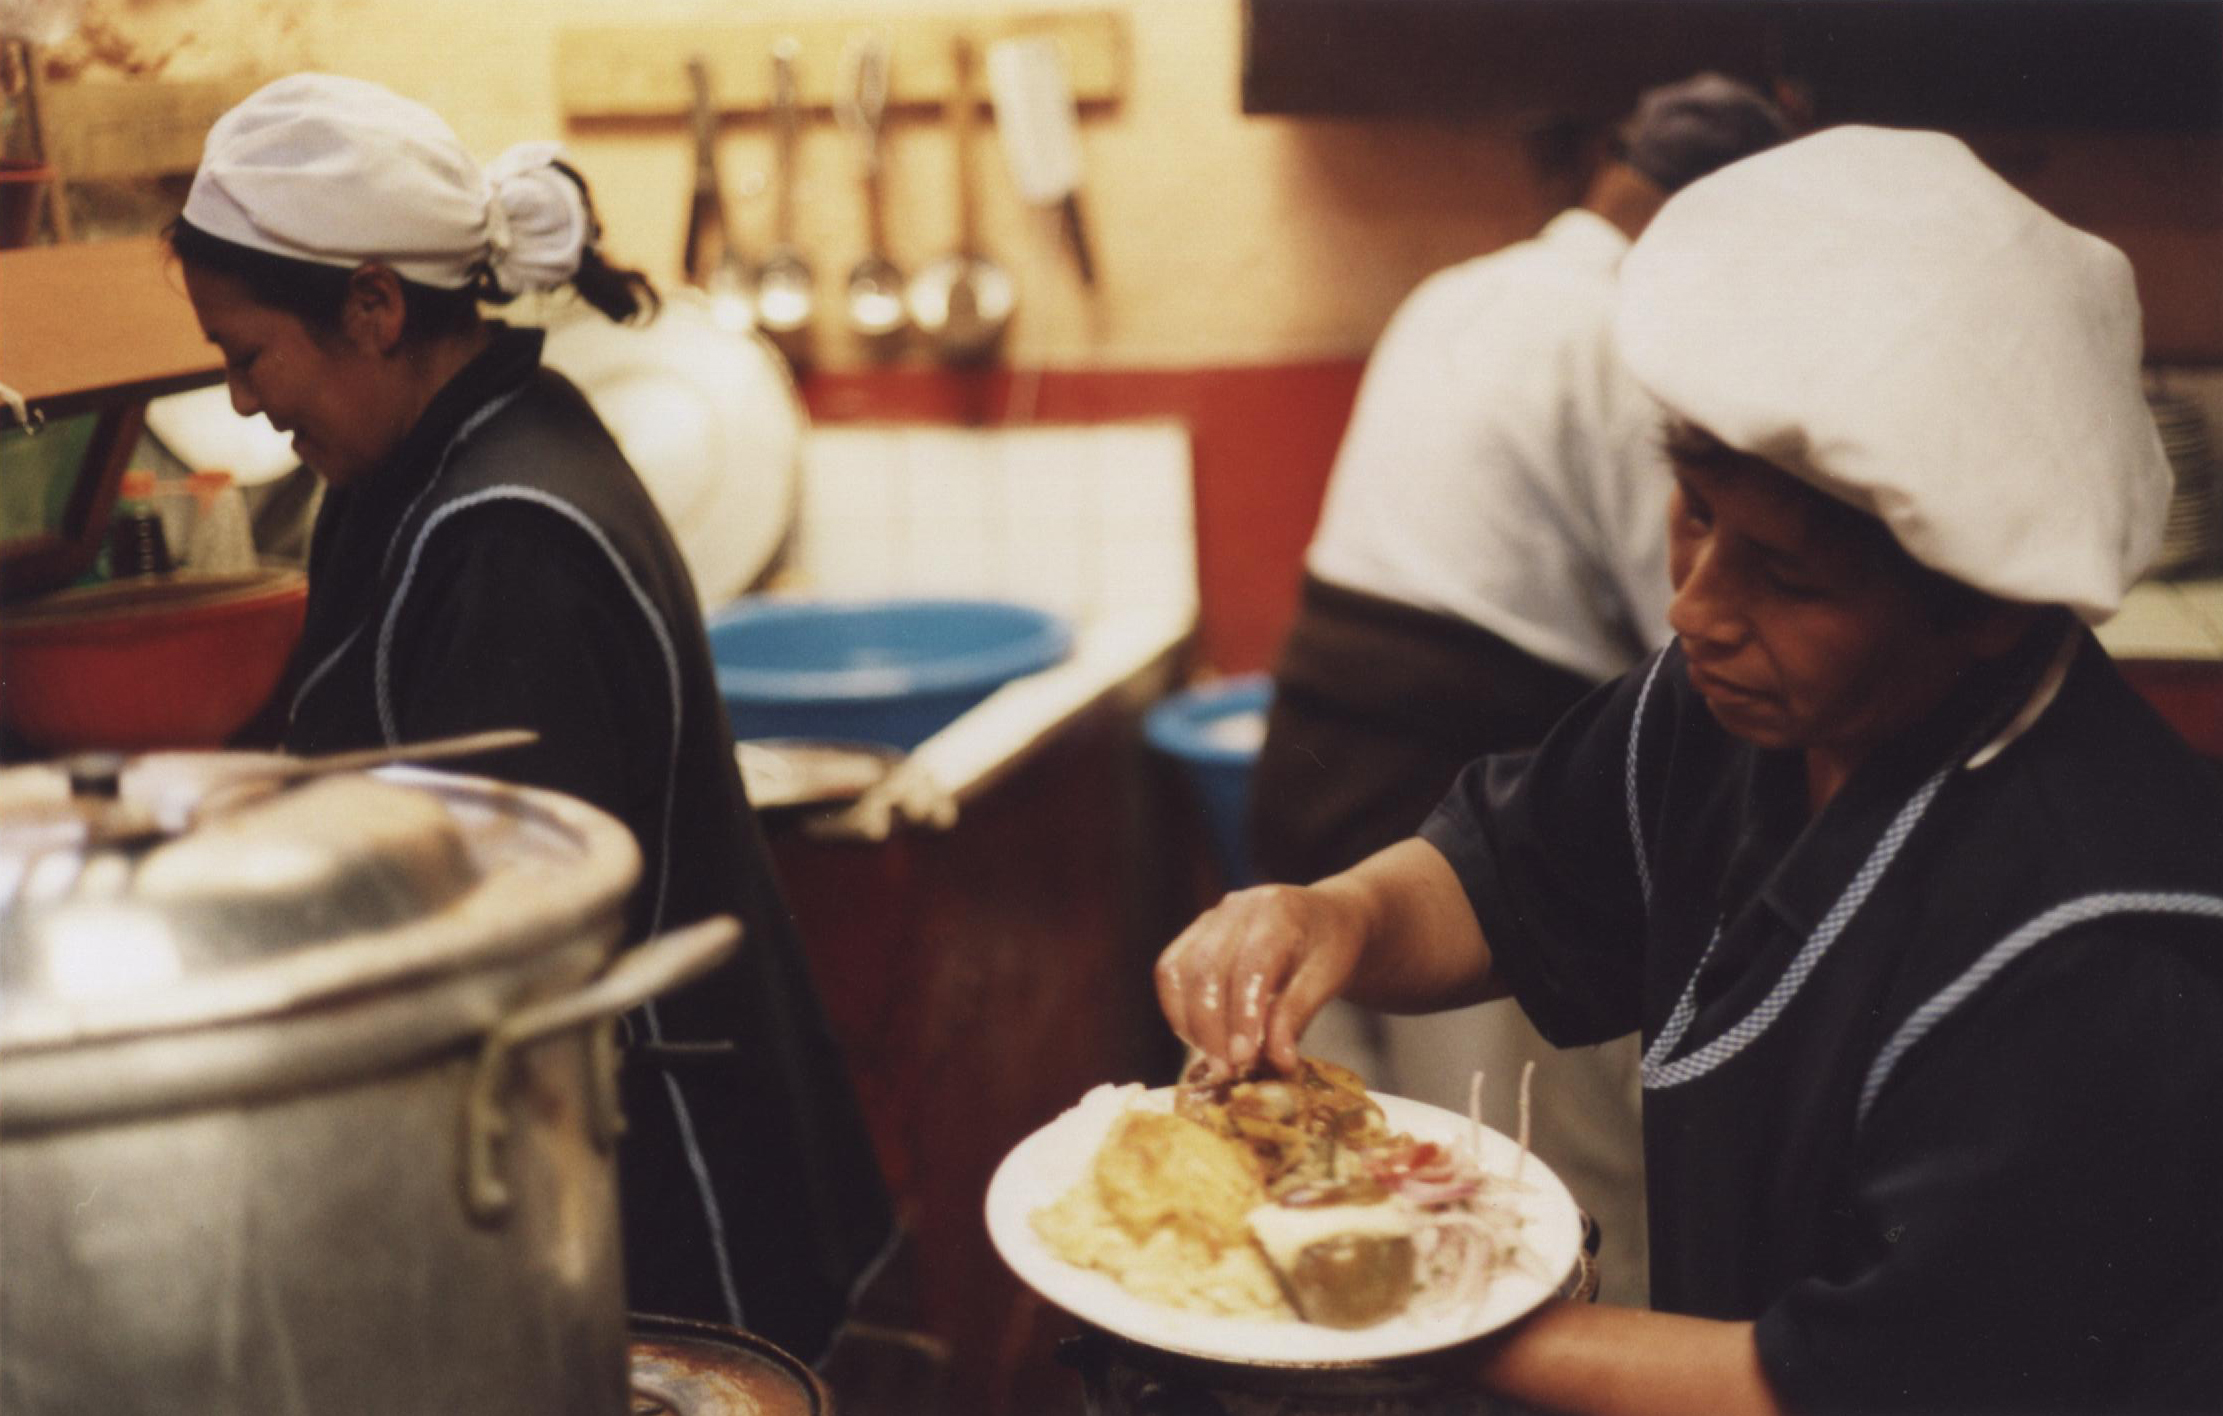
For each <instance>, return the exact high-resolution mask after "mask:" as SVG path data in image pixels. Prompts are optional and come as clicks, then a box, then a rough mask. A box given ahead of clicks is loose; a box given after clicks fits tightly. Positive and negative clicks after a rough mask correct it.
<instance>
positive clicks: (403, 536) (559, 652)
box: [171, 74, 892, 1358]
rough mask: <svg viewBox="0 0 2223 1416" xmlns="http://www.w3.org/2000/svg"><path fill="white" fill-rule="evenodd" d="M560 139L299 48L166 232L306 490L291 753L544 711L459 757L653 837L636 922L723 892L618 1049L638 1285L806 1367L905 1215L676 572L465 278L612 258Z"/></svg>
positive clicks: (562, 406)
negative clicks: (498, 152) (451, 115)
mask: <svg viewBox="0 0 2223 1416" xmlns="http://www.w3.org/2000/svg"><path fill="white" fill-rule="evenodd" d="M595 232H596V228H595V221H594V215H593V210H592V207H591V204H590V203H589V201H588V198H587V194H586V189H585V187H584V185H583V184H582V183H581V182H580V180H579V178H578V176H577V174H576V173H574V172H572V171H571V170H570V169H569V168H568V167H566V166H564V164H563V163H562V161H561V160H560V153H559V149H558V148H557V147H556V145H554V144H552V143H541V144H527V145H523V146H520V147H517V148H513V149H511V150H510V151H509V152H508V153H505V154H503V156H502V157H501V158H499V159H497V160H496V161H495V162H494V164H493V165H492V166H490V167H487V168H485V169H481V168H480V167H479V166H478V164H477V163H476V162H474V161H473V160H472V159H471V157H470V155H469V154H468V153H467V152H465V151H464V150H463V147H462V145H461V144H460V143H458V142H457V141H456V139H455V136H454V135H453V134H452V133H451V132H450V131H449V130H448V127H447V125H446V124H445V123H443V122H442V121H441V120H440V118H439V117H438V116H437V115H435V114H434V113H433V112H432V111H431V110H429V109H427V108H425V107H424V106H422V105H421V104H417V103H413V102H411V101H409V100H407V99H404V98H402V97H400V96H398V95H396V94H393V93H391V92H388V91H387V90H385V89H383V88H380V87H378V86H377V85H375V84H368V83H363V82H361V81H359V80H353V79H344V78H336V77H333V76H330V75H321V74H302V75H296V76H294V77H291V78H287V79H281V80H279V81H277V82H276V83H273V84H270V85H269V86H267V87H265V88H263V89H261V90H260V91H258V92H257V93H255V94H254V95H253V96H251V97H249V98H248V99H247V100H246V101H245V102H243V103H241V104H240V105H239V106H238V107H237V108H235V109H233V110H232V111H231V112H229V113H227V114H225V115H224V117H223V118H221V119H219V120H218V122H217V123H216V125H215V126H214V128H213V129H212V130H211V131H210V133H209V138H208V145H207V151H206V153H205V155H204V157H203V159H202V163H201V166H200V169H199V171H198V172H197V173H196V175H195V177H194V181H193V187H192V192H191V195H190V196H189V197H188V199H187V201H186V205H185V211H184V214H183V216H182V217H181V219H180V220H179V221H178V223H177V224H176V225H175V227H174V228H173V229H172V234H171V245H172V249H173V250H174V252H175V253H176V255H177V258H178V260H179V262H180V264H181V266H182V267H183V270H184V277H185V287H186V292H187V294H188V295H189V296H190V298H191V299H192V302H193V306H194V309H195V311H196V313H197V314H198V315H199V317H200V320H201V324H202V328H203V329H204V330H205V332H206V333H207V335H208V337H209V338H210V340H211V341H213V342H214V343H215V344H216V345H217V346H218V347H219V348H220V349H221V350H222V351H223V354H224V359H225V364H226V370H227V375H228V378H229V380H230V383H231V390H232V399H233V403H234V405H235V406H236V407H237V408H238V409H239V410H240V411H241V412H242V413H253V412H256V411H261V412H263V413H267V414H268V415H269V416H270V419H271V421H272V422H273V423H274V424H275V425H276V426H277V427H278V428H280V429H281V430H285V431H290V432H292V434H293V435H294V442H295V447H296V450H297V451H298V452H299V454H300V456H301V458H302V460H303V461H304V462H305V463H306V464H307V465H308V466H309V467H310V469H311V470H313V471H315V472H317V473H318V474H320V475H321V476H322V477H323V479H324V480H325V482H326V483H327V484H328V490H327V492H326V494H325V497H324V500H323V504H322V507H321V509H320V510H319V512H318V516H317V522H316V527H315V531H314V539H313V542H312V545H311V550H310V561H309V577H310V581H309V610H308V619H307V623H306V626H305V628H304V630H303V634H302V639H301V643H300V646H299V648H298V649H297V650H296V652H295V655H294V660H293V664H292V666H291V669H290V671H289V674H288V677H287V680H286V683H285V686H284V687H283V688H282V689H281V692H280V695H279V697H278V699H277V700H276V701H275V703H274V705H273V710H274V713H273V716H274V717H276V718H278V719H280V721H278V722H274V723H273V725H272V726H273V728H274V730H275V732H276V734H277V736H278V737H279V738H280V740H281V741H282V743H283V745H284V746H285V747H286V748H287V749H288V750H290V751H296V752H320V751H333V750H340V749H346V748H352V747H362V746H369V745H374V744H379V743H401V742H409V741H415V740H420V739H425V738H433V737H441V736H445V735H447V734H451V733H456V732H465V731H471V730H475V729H481V728H492V727H524V728H531V729H533V730H534V731H536V732H537V733H538V735H539V740H538V742H537V743H536V744H535V745H533V746H532V747H530V748H527V749H523V750H520V751H516V752H511V753H504V754H497V755H494V756H490V757H488V758H487V759H485V761H484V762H483V763H476V764H469V766H471V767H472V768H473V769H475V770H479V771H483V772H484V773H486V774H487V775H490V776H495V777H500V778H505V779H508V780H512V781H517V782H522V783H527V784H531V785H537V786H543V787H550V788H554V789H556V790H560V791H565V792H568V793H570V794H572V795H574V796H578V797H581V798H583V799H585V800H587V801H589V802H592V803H594V804H596V805H598V806H601V807H603V808H604V809H605V810H607V811H609V812H611V813H612V814H613V815H615V816H617V817H619V818H620V819H621V820H623V821H624V822H625V823H626V825H627V826H628V827H629V828H631V830H632V832H633V835H634V838H635V839H636V840H637V841H638V842H639V843H640V846H641V852H642V856H643V861H642V876H641V883H640V885H639V887H638V888H637V889H636V891H635V893H634V895H633V898H632V899H631V901H630V902H629V907H628V918H627V938H628V941H629V942H630V941H637V940H639V939H642V938H645V937H647V936H648V935H650V934H652V933H654V932H657V931H659V930H661V929H667V928H670V927H672V926H675V925H679V924H684V923H687V922H689V921H691V920H695V919H700V918H703V917H705V916H708V915H711V914H719V913H724V914H732V915H736V916H739V917H740V918H741V919H742V921H743V923H744V924H745V926H746V928H747V931H748V933H747V938H748V943H747V946H746V947H745V948H744V949H743V950H741V952H740V954H739V956H738V957H737V958H736V959H735V960H734V961H733V962H731V963H729V964H727V965H726V966H724V967H723V968H721V969H720V970H718V971H717V972H715V973H713V974H712V975H711V976H710V977H708V978H707V979H705V980H703V981H702V982H700V983H698V984H695V985H693V986H691V987H689V988H687V989H684V990H682V991H681V992H679V993H677V994H674V995H672V996H670V997H667V998H665V999H662V1000H659V1001H658V1002H657V1003H656V1004H654V1005H651V1006H650V1007H649V1008H647V1009H645V1010H644V1012H643V1015H642V1016H641V1017H640V1018H639V1019H638V1020H637V1022H636V1024H635V1026H634V1027H633V1028H632V1029H631V1033H630V1036H631V1038H632V1043H631V1045H630V1046H629V1047H628V1050H627V1063H626V1067H625V1072H624V1086H625V1094H626V1111H627V1115H628V1117H629V1119H630V1123H631V1124H630V1128H629V1130H628V1132H627V1136H626V1139H625V1141H624V1143H623V1144H622V1146H621V1148H620V1153H619V1159H620V1166H621V1180H622V1184H621V1194H622V1198H623V1202H624V1219H625V1226H624V1228H625V1233H624V1260H625V1267H626V1275H625V1276H626V1283H627V1296H628V1299H629V1301H630V1303H631V1305H632V1306H633V1307H634V1308H635V1309H636V1310H641V1311H652V1312H657V1313H667V1314H674V1315H678V1316H682V1317H693V1318H698V1319H702V1320H707V1321H711V1322H717V1323H724V1324H730V1325H733V1326H744V1327H748V1328H750V1329H752V1330H753V1331H756V1332H758V1333H760V1334H762V1335H764V1336H765V1337H767V1338H769V1339H771V1340H772V1341H774V1342H776V1343H778V1344H780V1345H782V1346H783V1347H786V1348H787V1349H789V1350H790V1351H793V1352H795V1353H797V1354H799V1355H802V1356H805V1357H808V1358H815V1357H817V1356H818V1355H819V1354H820V1353H821V1352H823V1351H824V1349H825V1348H826V1346H827V1344H828V1342H829V1340H830V1337H831V1334H832V1333H833V1331H834V1329H835V1328H836V1326H837V1325H838V1324H839V1323H840V1322H841V1321H842V1319H843V1316H844V1314H845V1311H846V1305H847V1301H848V1295H849V1292H850V1289H851V1286H852V1285H853V1284H854V1283H855V1282H856V1280H857V1279H858V1276H859V1275H860V1274H862V1273H864V1272H865V1271H866V1270H867V1268H868V1267H869V1266H870V1265H871V1263H872V1262H873V1261H874V1259H875V1258H876V1256H877V1255H878V1253H879V1251H880V1250H881V1248H882V1247H883V1245H884V1244H885V1243H886V1242H887V1240H888V1239H889V1237H890V1235H891V1233H892V1220H891V1217H890V1211H889V1206H888V1203H887V1199H886V1195H885V1193H884V1189H883V1187H882V1184H881V1180H880V1174H879V1170H878V1167H877V1165H876V1163H875V1160H874V1158H873V1155H872V1151H871V1146H870V1143H869V1141H868V1139H867V1138H866V1135H865V1131H864V1128H863V1124H862V1121H861V1117H860V1114H859V1112H858V1109H857V1106H856V1103H855V1099H854V1097H853V1096H852V1094H851V1092H850V1089H849V1084H848V1080H847V1075H846V1072H845V1069H844V1067H843V1064H842V1060H841V1058H840V1056H839V1055H838V1052H837V1051H836V1049H835V1047H834V1044H833V1041H832V1038H831V1035H830V1033H829V1031H828V1029H827V1027H826V1024H825V1021H824V1019H823V1017H822V1014H821V1012H820V1008H819V1003H818V1000H817V998H816V996H815V994H814V993H813V990H812V985H811V982H810V978H809V973H808V969H807V966H806V964H805V961H804V959H803V956H802V951H801V947H800V944H799V941H798V940H797V939H796V937H795V935H794V931H793V927H792V924H791V923H790V915H789V912H788V911H787V909H786V907H785V905H784V904H783V902H782V901H781V899H780V897H779V890H778V886H777V884H776V882H775V881H774V879H773V876H772V871H771V865H770V860H769V856H768V853H767V851H766V848H765V843H764V840H763V836H762V833H761V831H760V829H759V827H758V823H757V821H756V818H755V815H754V813H753V812H752V810H751V808H750V805H749V802H748V799H747V797H746V795H745V793H744V792H743V789H742V785H741V780H740V776H739V773H738V771H737V769H736V767H735V762H734V757H733V741H732V736H731V731H730V729H729V727H728V725H727V721H726V717H725V711H724V705H723V702H722V700H721V699H720V697H719V694H718V691H717V686H716V680H715V674H714V671H713V669H712V667H711V664H710V659H709V652H708V647H707V644H706V641H705V637H704V634H703V628H702V618H701V610H700V607H699V606H698V604H697V603H696V600H695V596H694V591H693V589H692V586H691V583H690V581H689V577H688V575H687V573H686V567H685V565H684V564H683V563H682V561H681V558H680V554H679V552H678V550H677V548H676V547H675V546H674V544H673V542H672V539H671V536H670V534H669V532H668V530H667V528H666V527H665V525H664V523H663V521H662V520H661V518H660V517H659V516H658V514H657V512H656V509H655V506H654V504H653V503H652V502H651V501H650V500H649V498H648V495H647V493H646V492H645V491H644V489H643V488H642V486H641V484H640V481H639V479H638V478H637V477H636V476H635V475H634V472H633V469H632V468H631V467H630V466H628V465H627V463H626V461H625V458H624V456H623V454H622V453H620V451H619V450H618V448H617V445H616V444H615V442H614V441H613V440H612V439H611V437H610V435H609V433H608V431H607V430H605V429H604V427H603V426H602V424H601V423H600V421H599V420H598V419H597V418H596V417H595V415H594V412H593V410H592V409H591V408H590V407H589V406H588V404H587V402H586V400H585V399H584V398H583V397H582V396H581V395H580V393H579V392H578V390H576V389H575V388H573V387H572V386H571V385H570V384H569V383H567V382H565V380H564V379H563V378H562V377H561V376H560V375H558V374H556V373H554V372H553V371H550V370H547V369H544V368H542V367H541V365H540V349H541V337H540V334H539V332H538V331H536V330H528V329H515V328H510V327H508V326H506V325H503V324H501V323H500V322H498V321H494V320H490V319H487V318H485V317H484V316H483V315H482V314H481V310H480V307H481V305H482V304H487V303H495V304H498V303H500V302H503V301H506V300H508V299H510V298H511V297H513V296H515V295H517V294H520V293H523V292H527V291H544V290H554V289H557V288H559V287H565V286H568V287H570V288H571V289H573V290H575V291H576V292H577V294H578V295H579V296H580V297H581V298H582V299H584V300H586V301H587V302H588V303H590V304H592V305H593V306H595V307H596V308H597V309H599V310H600V311H602V312H603V313H604V314H605V315H608V316H610V317H611V318H614V319H629V318H633V317H636V316H638V315H641V314H643V313H646V312H648V311H651V310H653V309H654V307H655V304H656V300H655V295H654V292H653V291H652V290H650V288H649V287H648V284H647V282H646V281H645V280H643V279H642V278H641V277H640V276H639V275H637V274H634V273H632V272H629V271H624V270H620V269H617V268H615V267H613V266H611V265H609V264H608V263H607V262H606V261H604V260H603V258H602V256H601V255H600V253H599V252H598V250H597V249H596V245H595Z"/></svg>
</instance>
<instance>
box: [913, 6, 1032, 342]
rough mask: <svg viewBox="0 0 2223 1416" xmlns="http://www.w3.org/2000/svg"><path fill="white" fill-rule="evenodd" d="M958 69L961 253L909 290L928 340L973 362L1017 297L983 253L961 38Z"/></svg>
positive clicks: (976, 102) (967, 53)
mask: <svg viewBox="0 0 2223 1416" xmlns="http://www.w3.org/2000/svg"><path fill="white" fill-rule="evenodd" d="M950 64H951V67H952V69H953V71H954V73H953V75H952V80H951V84H950V100H949V119H950V128H951V131H952V136H953V140H954V142H955V144H956V149H957V249H956V250H955V251H954V252H952V253H950V254H949V255H946V256H943V257H941V258H940V259H939V260H937V261H935V262H933V263H932V264H931V265H929V266H927V267H926V268H925V269H924V270H922V271H920V272H919V273H918V274H917V275H915V276H913V277H911V284H910V288H909V289H908V290H907V291H906V292H905V293H906V295H907V296H908V298H909V302H910V306H911V319H912V321H913V322H914V323H916V324H917V325H918V327H919V328H920V329H921V330H923V331H925V332H926V334H927V335H928V336H930V337H931V338H932V339H933V340H934V343H935V345H936V346H937V347H938V348H939V349H940V350H941V352H942V357H944V358H945V359H949V360H951V361H952V362H956V363H971V362H977V361H979V360H982V359H985V358H987V357H989V356H990V355H992V354H994V352H995V349H996V344H997V342H998V341H999V340H1001V339H1002V338H1003V331H1004V326H1005V325H1006V324H1008V323H1009V322H1010V320H1011V307H1012V305H1013V304H1014V303H1015V300H1016V296H1015V293H1014V291H1013V288H1012V284H1011V275H1010V272H1008V271H1006V270H1005V269H1004V268H1003V267H1002V266H1000V265H998V264H997V263H996V262H994V261H992V260H990V259H989V258H988V257H987V256H985V255H983V254H982V253H981V250H980V230H979V218H978V216H977V214H976V213H975V212H974V210H973V162H972V128H973V119H974V115H975V112H976V110H977V109H978V108H979V106H980V99H979V95H978V93H977V91H976V90H975V88H974V86H973V48H972V44H971V42H970V41H968V40H967V39H965V38H964V37H963V36H962V35H960V36H959V37H958V38H957V39H956V40H955V41H954V43H953V44H952V45H951V49H950Z"/></svg>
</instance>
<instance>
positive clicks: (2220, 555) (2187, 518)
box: [2146, 387, 2223, 578]
mask: <svg viewBox="0 0 2223 1416" xmlns="http://www.w3.org/2000/svg"><path fill="white" fill-rule="evenodd" d="M2146 403H2147V406H2148V407H2150V408H2151V409H2152V410H2153V415H2154V426H2155V427H2156V428H2158V429H2159V430H2160V432H2161V445H2162V448H2163V450H2164V451H2165V452H2167V453H2168V455H2169V468H2170V470H2171V471H2172V472H2174V473H2175V474H2176V492H2175V494H2174V495H2172V496H2171V497H2170V499H2169V519H2168V522H2167V524H2166V525H2165V526H2164V527H2163V529H2162V533H2161V555H2160V558H2159V559H2158V560H2156V561H2155V563H2154V574H2156V575H2160V576H2170V577H2177V578H2184V577H2191V576H2199V575H2212V574H2215V573H2216V572H2217V571H2219V570H2223V485H2219V483H2218V479H2217V470H2216V461H2215V446H2214V443H2213V442H2212V441H2211V439H2210V438H2209V435H2208V420H2207V415H2206V414H2205V413H2203V412H2202V411H2201V409H2200V405H2199V404H2197V403H2195V402H2193V401H2192V400H2191V399H2189V398H2185V397H2182V396H2180V395H2177V394H2173V393H2169V392H2167V391H2165V390H2163V389H2160V388H2151V387H2150V388H2148V389H2147V390H2146Z"/></svg>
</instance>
